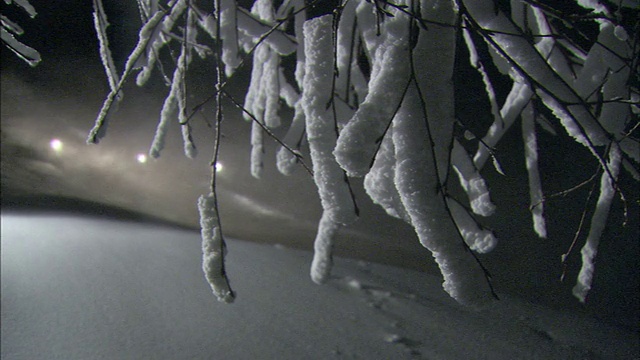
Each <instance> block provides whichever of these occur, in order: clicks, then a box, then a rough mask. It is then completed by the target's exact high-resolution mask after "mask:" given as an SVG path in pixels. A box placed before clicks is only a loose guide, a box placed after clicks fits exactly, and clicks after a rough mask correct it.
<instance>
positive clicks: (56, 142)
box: [49, 139, 62, 152]
mask: <svg viewBox="0 0 640 360" xmlns="http://www.w3.org/2000/svg"><path fill="white" fill-rule="evenodd" d="M49 145H50V146H51V148H52V149H53V151H55V152H60V151H62V141H60V139H53V140H51V142H50V143H49Z"/></svg>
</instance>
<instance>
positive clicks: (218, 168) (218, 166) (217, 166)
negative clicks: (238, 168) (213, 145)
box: [216, 162, 222, 172]
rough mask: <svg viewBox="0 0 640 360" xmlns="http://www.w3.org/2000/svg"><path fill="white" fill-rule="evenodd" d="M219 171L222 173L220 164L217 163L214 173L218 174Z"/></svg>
mask: <svg viewBox="0 0 640 360" xmlns="http://www.w3.org/2000/svg"><path fill="white" fill-rule="evenodd" d="M220 171H222V164H221V163H219V162H217V163H216V172H220Z"/></svg>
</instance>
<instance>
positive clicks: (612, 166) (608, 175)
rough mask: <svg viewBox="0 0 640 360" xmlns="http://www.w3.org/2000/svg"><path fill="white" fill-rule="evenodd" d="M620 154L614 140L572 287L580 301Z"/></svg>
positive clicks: (587, 287) (604, 220)
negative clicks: (580, 265)
mask: <svg viewBox="0 0 640 360" xmlns="http://www.w3.org/2000/svg"><path fill="white" fill-rule="evenodd" d="M620 161H621V154H620V149H619V147H618V145H617V144H616V143H615V142H614V143H612V144H611V149H610V150H609V161H608V163H607V165H608V167H609V172H607V171H603V173H602V177H601V178H600V196H599V197H598V202H597V204H596V210H595V212H594V213H593V217H592V218H591V227H590V228H589V235H588V236H587V240H586V243H585V244H584V246H583V247H582V250H581V251H580V253H581V254H582V268H581V269H580V273H579V274H578V281H577V283H576V285H575V286H574V287H573V295H574V296H575V297H577V298H578V300H580V301H581V302H585V300H586V298H587V294H588V293H589V290H591V283H592V282H593V272H594V270H595V262H594V260H595V257H596V254H597V253H598V244H599V243H600V238H601V237H602V232H603V231H604V227H605V225H606V223H607V217H608V216H609V209H611V203H612V201H613V197H614V195H615V192H616V189H615V185H614V184H615V183H616V181H617V179H618V173H619V171H620Z"/></svg>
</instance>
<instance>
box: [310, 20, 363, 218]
mask: <svg viewBox="0 0 640 360" xmlns="http://www.w3.org/2000/svg"><path fill="white" fill-rule="evenodd" d="M331 29H332V16H330V15H325V16H322V17H318V18H315V19H312V20H309V21H307V22H306V23H305V24H304V35H305V39H306V40H307V45H306V47H305V51H306V54H305V56H306V70H305V77H304V83H303V86H302V89H303V90H302V91H303V92H302V107H303V109H304V112H305V117H306V125H307V126H306V129H307V139H308V141H309V148H310V150H311V161H312V162H313V172H314V180H315V182H316V185H317V187H318V193H319V194H320V199H321V201H322V208H323V209H324V211H325V212H327V213H328V216H329V218H330V219H332V220H333V221H335V222H337V223H341V224H349V223H351V222H352V221H354V220H355V219H356V211H355V208H354V203H353V201H352V199H351V192H350V190H349V186H348V184H347V182H346V178H345V175H344V172H343V170H342V169H341V168H340V166H338V164H337V163H336V160H335V159H334V157H333V155H332V154H331V151H332V150H333V148H334V147H335V144H336V137H337V135H336V126H335V119H333V114H332V112H331V111H330V109H328V108H327V105H328V104H329V101H330V100H331V96H332V94H331V84H332V74H333V71H332V70H333V50H332V49H333V43H332V35H331Z"/></svg>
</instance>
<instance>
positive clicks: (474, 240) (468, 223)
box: [447, 199, 498, 254]
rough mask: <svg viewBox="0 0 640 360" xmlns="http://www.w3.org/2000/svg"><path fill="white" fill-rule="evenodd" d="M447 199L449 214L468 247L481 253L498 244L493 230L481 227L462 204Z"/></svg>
mask: <svg viewBox="0 0 640 360" xmlns="http://www.w3.org/2000/svg"><path fill="white" fill-rule="evenodd" d="M447 200H448V201H447V204H448V206H449V210H450V211H451V215H452V216H453V219H454V220H455V223H456V226H457V227H458V229H460V234H461V235H462V237H463V238H464V241H465V242H466V243H467V245H469V249H471V250H473V251H475V252H478V253H481V254H484V253H488V252H490V251H491V250H493V248H495V247H496V245H497V244H498V239H496V237H495V236H494V235H493V232H491V231H489V230H486V229H483V228H482V227H481V226H480V225H479V224H478V223H477V222H476V221H475V220H474V219H473V218H472V217H471V215H470V214H469V213H468V212H467V209H465V208H464V207H462V205H460V204H459V203H457V202H456V201H454V200H452V199H447Z"/></svg>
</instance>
